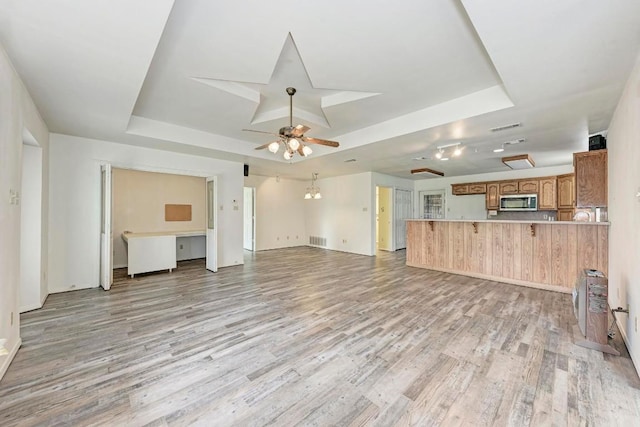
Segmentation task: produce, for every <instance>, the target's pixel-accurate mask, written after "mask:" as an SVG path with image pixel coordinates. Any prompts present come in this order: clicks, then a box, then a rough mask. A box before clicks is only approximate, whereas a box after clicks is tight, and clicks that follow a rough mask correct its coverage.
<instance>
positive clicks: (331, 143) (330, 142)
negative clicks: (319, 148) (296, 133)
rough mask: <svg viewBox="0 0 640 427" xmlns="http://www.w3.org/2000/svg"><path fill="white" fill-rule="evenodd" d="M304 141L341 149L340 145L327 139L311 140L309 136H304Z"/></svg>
mask: <svg viewBox="0 0 640 427" xmlns="http://www.w3.org/2000/svg"><path fill="white" fill-rule="evenodd" d="M300 139H302V140H303V141H304V142H308V143H309V144H320V145H326V146H327V147H339V146H340V143H339V142H335V141H328V140H326V139H318V138H310V137H308V136H303V137H302V138H300Z"/></svg>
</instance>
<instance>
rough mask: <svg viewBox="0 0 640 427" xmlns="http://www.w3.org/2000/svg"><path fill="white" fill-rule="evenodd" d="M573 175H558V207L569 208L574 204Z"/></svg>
mask: <svg viewBox="0 0 640 427" xmlns="http://www.w3.org/2000/svg"><path fill="white" fill-rule="evenodd" d="M574 188H575V175H574V174H572V173H568V174H566V175H558V209H571V210H573V205H574V197H573V193H574Z"/></svg>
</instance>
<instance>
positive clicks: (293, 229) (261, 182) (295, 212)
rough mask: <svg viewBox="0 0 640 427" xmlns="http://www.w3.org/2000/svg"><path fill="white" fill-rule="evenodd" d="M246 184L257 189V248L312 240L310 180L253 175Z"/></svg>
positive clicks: (268, 247) (295, 244) (297, 243)
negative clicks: (308, 220) (307, 212)
mask: <svg viewBox="0 0 640 427" xmlns="http://www.w3.org/2000/svg"><path fill="white" fill-rule="evenodd" d="M244 185H245V186H246V187H254V188H255V189H256V196H255V197H256V206H255V212H256V229H255V250H256V251H262V250H268V249H277V248H288V247H294V246H304V245H307V244H308V243H309V239H308V238H307V233H306V218H305V215H304V205H305V203H306V202H309V200H304V193H305V190H306V188H307V187H308V186H309V183H308V182H304V181H297V180H292V179H286V178H278V177H267V176H259V175H250V176H248V177H246V178H245V179H244Z"/></svg>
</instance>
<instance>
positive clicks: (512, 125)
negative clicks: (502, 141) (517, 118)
mask: <svg viewBox="0 0 640 427" xmlns="http://www.w3.org/2000/svg"><path fill="white" fill-rule="evenodd" d="M520 126H522V123H519V122H518V123H511V124H509V125H504V126H498V127H495V128H491V132H500V131H503V130H507V129H513V128H519V127H520Z"/></svg>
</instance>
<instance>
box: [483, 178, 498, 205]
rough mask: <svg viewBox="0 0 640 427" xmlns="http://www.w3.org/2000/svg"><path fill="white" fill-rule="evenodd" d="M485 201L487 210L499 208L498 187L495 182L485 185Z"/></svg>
mask: <svg viewBox="0 0 640 427" xmlns="http://www.w3.org/2000/svg"><path fill="white" fill-rule="evenodd" d="M486 194H487V195H486V197H485V201H486V205H487V210H494V209H498V208H500V185H499V184H498V183H497V182H490V183H488V184H487V193H486Z"/></svg>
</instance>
